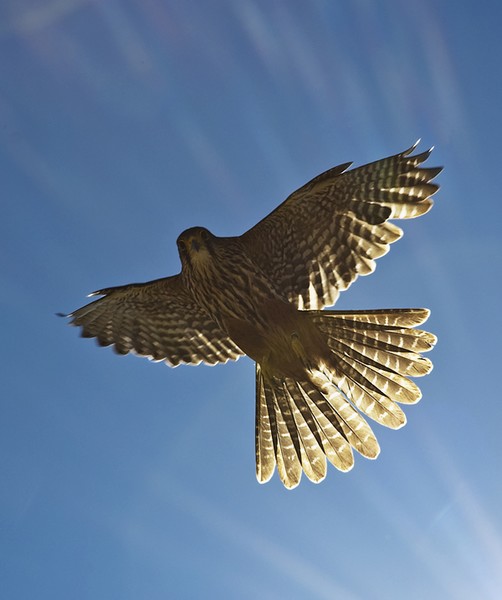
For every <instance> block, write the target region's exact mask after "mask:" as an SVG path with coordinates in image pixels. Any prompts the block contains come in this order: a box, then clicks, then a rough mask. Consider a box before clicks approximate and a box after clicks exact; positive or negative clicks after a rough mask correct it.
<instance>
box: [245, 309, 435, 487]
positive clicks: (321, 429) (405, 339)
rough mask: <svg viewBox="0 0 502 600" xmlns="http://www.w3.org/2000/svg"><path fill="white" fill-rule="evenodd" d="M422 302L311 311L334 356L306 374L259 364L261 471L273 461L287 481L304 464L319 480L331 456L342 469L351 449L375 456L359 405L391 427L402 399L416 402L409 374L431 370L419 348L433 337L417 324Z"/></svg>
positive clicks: (400, 420)
mask: <svg viewBox="0 0 502 600" xmlns="http://www.w3.org/2000/svg"><path fill="white" fill-rule="evenodd" d="M428 315H429V311H427V310H425V309H398V310H378V311H377V310H375V311H354V312H344V311H312V313H311V314H310V318H311V319H312V322H313V323H314V324H315V325H316V326H317V327H318V329H319V330H320V331H321V332H322V333H324V334H325V339H326V341H327V344H328V347H329V349H330V351H331V354H330V356H329V358H326V359H325V360H323V362H321V363H320V364H318V365H316V366H314V367H311V368H309V369H306V370H305V373H304V377H302V378H301V380H295V379H292V378H291V377H287V376H282V375H280V374H278V373H271V372H270V371H269V369H268V368H267V369H265V371H264V370H262V367H261V366H260V365H258V364H257V367H256V378H257V407H256V418H257V423H256V474H257V478H258V480H259V481H260V482H262V483H264V482H265V481H268V480H269V479H270V478H271V477H272V474H273V471H274V468H275V466H277V470H278V472H279V476H280V478H281V480H282V482H283V483H284V485H285V486H286V487H287V488H293V487H295V486H296V485H298V483H299V482H300V478H301V475H302V471H303V472H305V474H306V476H307V477H308V478H309V479H310V480H311V481H314V482H319V481H321V480H322V479H324V477H325V476H326V460H325V458H328V460H329V461H330V462H331V463H332V464H333V466H335V467H336V468H337V469H339V470H341V471H348V470H350V469H351V468H352V466H353V464H354V457H353V449H355V450H357V451H358V452H359V453H360V454H362V455H363V456H365V457H368V458H376V456H377V455H378V453H379V451H380V449H379V446H378V441H377V439H376V437H375V435H374V433H373V431H372V430H371V428H370V426H369V425H368V423H367V422H366V420H365V418H364V417H363V416H362V414H361V413H364V414H365V415H367V416H368V417H371V418H372V419H373V420H375V421H377V422H378V423H380V424H382V425H385V426H387V427H391V428H394V429H396V428H399V427H402V426H403V425H404V424H405V423H406V416H405V414H404V413H403V411H402V410H401V408H400V407H399V405H398V403H402V404H413V403H415V402H418V400H419V399H420V397H421V392H420V389H419V388H418V386H417V385H416V384H415V383H414V382H413V381H411V380H410V379H409V377H410V376H413V377H417V376H422V375H425V374H426V373H428V372H429V371H430V370H431V368H432V363H431V362H430V361H429V360H427V359H425V358H424V357H422V356H421V354H420V353H421V352H427V351H428V350H430V349H431V348H432V347H433V345H434V343H435V342H436V338H435V336H434V335H432V334H431V333H428V332H426V331H422V330H419V329H412V328H413V327H416V326H418V325H420V324H422V323H423V322H424V321H425V320H426V319H427V317H428Z"/></svg>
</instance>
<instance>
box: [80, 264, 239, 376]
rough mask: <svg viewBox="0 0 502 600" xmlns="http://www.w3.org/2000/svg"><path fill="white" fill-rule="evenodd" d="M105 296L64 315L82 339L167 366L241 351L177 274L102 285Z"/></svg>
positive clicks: (217, 358)
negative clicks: (94, 339)
mask: <svg viewBox="0 0 502 600" xmlns="http://www.w3.org/2000/svg"><path fill="white" fill-rule="evenodd" d="M98 295H100V296H104V297H103V298H100V299H99V300H95V301H94V302H91V303H90V304H87V305H86V306H83V307H82V308H79V309H78V310H76V311H75V312H73V313H71V314H69V315H68V317H71V319H72V320H71V322H70V323H71V324H72V325H76V326H81V327H82V336H83V337H95V338H97V339H98V342H99V344H100V345H102V346H110V345H114V347H115V350H116V351H117V352H118V353H119V354H127V353H129V352H134V353H136V354H140V355H142V356H147V357H149V358H151V359H153V360H158V361H160V360H163V361H165V362H167V363H168V364H169V365H171V366H173V367H174V366H177V365H179V364H180V363H187V364H199V363H201V362H205V363H208V364H210V365H214V364H216V363H219V362H226V361H228V360H236V359H237V358H238V357H239V356H242V354H243V353H242V352H241V350H240V349H239V347H238V346H236V345H235V344H234V343H233V342H232V340H231V339H230V338H229V337H228V335H227V334H226V333H225V332H224V331H222V330H221V329H220V327H219V326H218V325H217V324H216V323H215V322H214V321H213V320H212V319H211V317H210V316H209V315H208V314H207V313H206V312H205V311H204V310H203V309H202V308H201V307H200V306H197V304H195V303H194V301H193V299H192V298H191V296H190V295H189V293H188V292H187V291H186V289H185V286H184V285H183V280H182V278H181V276H180V275H175V276H173V277H166V278H163V279H157V280H155V281H149V282H147V283H135V284H131V285H124V286H119V287H112V288H106V289H103V290H99V291H97V292H94V293H93V294H91V296H98Z"/></svg>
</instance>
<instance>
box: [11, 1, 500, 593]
mask: <svg viewBox="0 0 502 600" xmlns="http://www.w3.org/2000/svg"><path fill="white" fill-rule="evenodd" d="M501 13H502V9H501V8H500V3H498V2H495V1H488V2H485V3H484V5H483V9H482V10H481V8H480V6H479V3H478V2H474V1H470V0H467V1H464V2H461V3H459V2H453V1H446V2H441V3H434V2H432V1H431V0H425V1H423V2H420V3H417V2H406V1H399V0H384V1H378V2H371V1H369V0H368V1H363V0H357V1H352V2H330V1H320V0H319V1H314V0H312V1H310V2H302V1H300V0H288V1H287V2H286V1H278V0H277V1H275V0H273V1H265V0H263V1H260V0H238V1H237V0H236V1H234V2H232V1H230V0H226V1H223V0H221V1H216V0H215V1H212V2H195V1H194V0H184V1H183V2H175V1H174V0H142V2H133V1H132V0H120V1H119V0H115V1H107V0H103V1H101V2H99V1H97V0H96V1H92V0H89V1H86V0H45V1H44V2H38V1H35V0H17V1H14V0H11V1H8V2H4V3H3V4H2V7H1V8H0V202H1V207H2V218H1V219H0V229H1V239H2V248H3V251H2V252H1V253H0V266H1V269H0V298H1V302H2V340H3V343H2V361H1V363H2V367H3V368H2V373H3V376H2V393H1V399H0V407H1V421H0V476H1V481H2V486H1V488H0V527H1V529H0V589H1V590H2V597H4V598H16V599H30V600H31V599H32V598H39V599H41V598H50V599H51V600H55V599H59V598H61V599H63V598H64V599H66V598H73V599H93V600H96V599H101V598H103V599H107V600H109V599H113V598H120V599H126V600H127V599H129V598H130V599H137V598H148V599H152V600H155V599H161V598H162V599H164V598H177V599H178V598H180V599H182V598H240V599H246V598H249V599H253V598H271V599H272V598H289V599H291V600H295V599H303V598H308V599H317V598H319V599H325V598H326V599H333V598H335V599H343V600H344V599H350V600H355V599H367V598H372V599H377V600H379V599H382V600H387V599H394V598H395V599H401V598H405V597H406V598H408V599H421V598H429V599H435V598H441V599H444V598H455V599H463V598H465V599H468V598H469V599H470V598H474V597H476V598H483V599H492V598H493V599H495V598H500V597H501V594H502V575H501V573H500V564H502V519H501V516H500V505H501V502H502V478H501V460H502V438H501V435H500V423H501V421H502V401H501V400H502V399H501V397H500V385H499V382H498V375H499V372H500V365H499V362H500V346H499V340H500V335H501V333H502V332H501V319H500V295H501V278H500V262H501V255H502V243H501V239H500V226H501V222H502V220H501V217H502V210H501V208H500V207H501V200H500V184H499V182H498V177H499V171H500V136H501V120H502V116H501V115H502V112H501V110H500V107H501V106H502V80H501V77H500V58H501V50H502V44H501V38H500V22H501V18H502V14H501ZM417 138H422V139H423V142H422V147H423V148H425V147H428V146H430V145H435V150H434V153H433V157H432V159H431V161H430V164H431V166H434V165H444V167H445V170H444V172H443V173H442V174H441V176H440V178H439V181H440V183H441V185H442V188H441V191H440V193H439V194H438V195H437V196H436V200H437V201H436V206H435V208H434V209H433V211H432V212H430V213H429V214H428V215H427V216H425V217H423V218H421V219H418V220H415V221H409V222H407V223H404V230H405V236H404V239H402V240H401V241H399V242H398V243H397V244H395V245H394V246H393V247H392V250H391V252H390V253H389V254H388V255H387V256H386V257H384V258H383V259H380V261H379V263H378V267H377V270H376V272H375V273H374V274H373V275H372V276H371V277H367V278H363V279H360V280H358V281H357V282H356V283H355V284H354V285H353V286H352V288H351V289H350V290H349V291H348V292H346V293H345V294H342V297H341V298H340V300H339V302H338V304H337V306H338V307H340V308H345V309H348V308H355V309H359V308H382V307H408V306H427V307H429V308H430V309H431V310H432V316H431V318H430V320H429V321H428V324H427V325H428V327H427V328H428V329H429V330H431V331H433V332H435V333H436V334H437V335H438V337H439V343H438V345H437V348H436V349H435V350H434V352H433V353H432V354H431V355H430V357H431V358H432V359H433V361H434V364H435V369H434V371H433V373H432V374H431V375H430V376H429V377H427V378H425V379H423V380H421V381H420V385H421V388H422V390H423V393H424V397H423V399H422V401H421V402H420V403H419V404H418V405H417V406H411V407H408V408H407V409H406V412H407V415H408V425H407V426H406V427H405V428H404V429H402V430H399V431H397V432H395V431H390V430H389V431H387V430H384V429H383V428H381V427H379V426H378V425H375V430H376V432H377V435H378V437H379V440H380V444H381V447H382V452H381V455H380V457H379V458H378V460H377V461H368V460H365V459H363V458H361V457H357V459H356V466H355V468H354V469H353V470H352V471H351V472H350V473H348V474H342V473H339V472H336V471H335V470H334V469H333V468H331V469H330V471H329V473H328V477H327V479H326V480H325V481H324V482H323V483H322V484H321V485H318V486H316V485H313V484H311V483H310V482H308V481H307V480H306V479H304V481H302V484H301V485H300V487H299V488H297V489H295V490H294V491H292V492H288V491H286V490H285V489H284V488H283V487H282V484H281V483H280V482H279V480H278V478H277V476H274V478H273V480H272V481H271V482H270V483H269V484H267V485H265V486H260V485H259V484H258V483H257V482H256V479H255V475H254V367H253V365H252V363H251V361H249V360H248V359H243V360H240V361H238V362H237V363H235V364H229V365H226V366H217V367H212V368H211V367H203V366H201V367H197V368H193V367H180V368H177V369H169V368H167V367H164V366H162V365H158V364H152V363H149V362H148V361H146V360H144V359H138V358H136V357H129V356H128V357H118V356H117V355H115V354H114V353H113V352H112V351H110V350H109V349H100V348H98V347H96V345H95V344H94V342H93V341H89V340H82V339H80V338H79V337H78V333H77V331H76V330H75V329H72V328H69V327H66V326H65V323H64V322H63V321H62V320H58V319H57V318H56V317H55V316H54V313H55V312H57V311H69V310H72V309H74V308H77V307H78V306H80V305H81V304H83V303H84V302H85V295H86V294H87V293H89V292H91V291H93V290H95V289H99V288H101V287H105V286H111V285H118V284H122V283H129V282H135V281H145V280H148V279H153V278H156V277H161V276H164V275H169V274H173V273H175V272H177V271H178V270H179V259H178V256H177V251H176V245H175V240H176V237H177V235H178V234H179V233H180V232H181V231H182V230H183V229H185V228H187V227H189V226H192V225H205V226H206V227H208V228H209V229H211V230H212V231H213V232H214V233H216V234H219V235H233V234H239V233H241V232H243V231H245V230H246V229H248V228H249V227H250V226H251V225H252V224H253V223H255V222H256V221H258V220H259V219H261V218H262V217H263V216H264V215H266V214H267V213H268V212H269V211H270V210H272V209H273V208H274V207H275V206H276V205H277V204H278V203H279V202H280V201H282V200H283V199H284V198H285V197H286V196H287V195H288V194H289V193H290V192H291V191H293V190H294V189H296V188H298V187H299V186H300V185H302V184H303V183H304V182H306V181H307V180H308V179H309V178H311V177H313V176H314V175H316V174H317V173H319V172H321V171H323V170H324V169H327V168H329V167H330V166H333V165H335V164H338V163H341V162H346V161H349V160H353V161H355V162H356V163H357V164H363V163H365V162H369V161H371V160H375V159H377V158H381V157H383V156H386V155H389V154H392V153H394V152H398V151H400V150H403V149H404V148H406V147H408V146H410V145H411V144H412V143H413V142H414V141H415V140H416V139H417Z"/></svg>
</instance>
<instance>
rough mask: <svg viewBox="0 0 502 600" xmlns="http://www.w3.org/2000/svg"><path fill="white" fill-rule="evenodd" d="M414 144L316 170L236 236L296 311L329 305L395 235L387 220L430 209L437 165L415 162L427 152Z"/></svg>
mask: <svg viewBox="0 0 502 600" xmlns="http://www.w3.org/2000/svg"><path fill="white" fill-rule="evenodd" d="M417 143H418V142H417ZM416 145H417V144H415V145H414V146H413V147H412V148H410V149H408V150H405V151H404V152H401V153H400V154H396V155H395V156H390V157H388V158H384V159H382V160H379V161H376V162H373V163H370V164H367V165H364V166H363V167H359V168H356V169H352V170H350V171H346V169H347V168H348V167H350V164H351V163H346V164H343V165H339V166H338V167H334V168H333V169H330V170H329V171H326V172H325V173H322V174H321V175H318V176H317V177H315V178H314V179H312V181H310V182H309V183H307V184H306V185H304V186H303V187H301V188H300V189H299V190H297V191H296V192H294V193H293V194H291V195H290V196H289V197H288V198H287V199H286V200H285V201H284V202H283V203H282V204H281V205H280V206H279V207H277V208H276V209H275V210H274V211H273V212H272V213H270V214H269V215H268V216H267V217H265V218H264V219H263V220H262V221H260V222H259V223H258V224H257V225H255V226H254V227H253V228H251V229H250V230H249V231H247V232H246V233H244V234H243V235H242V236H241V242H242V243H243V244H244V247H245V249H246V253H247V254H248V255H249V257H250V258H251V259H252V260H254V262H255V263H257V264H258V265H259V266H260V268H261V269H262V270H263V271H264V272H265V274H266V275H267V276H268V277H270V279H271V280H273V281H274V282H275V283H276V286H277V289H278V290H280V291H281V292H282V293H284V294H285V295H286V296H287V297H288V299H289V300H290V301H291V302H293V303H295V304H296V305H297V306H298V307H299V308H300V309H319V308H322V307H323V306H331V305H332V304H334V303H335V301H336V299H337V298H338V295H339V292H340V291H342V290H345V289H347V288H348V287H349V286H350V284H351V283H352V282H353V281H354V280H355V279H356V278H357V276H358V275H368V274H369V273H372V272H373V271H374V269H375V266H376V265H375V259H376V258H379V257H380V256H383V255H384V254H386V253H387V252H388V250H389V245H390V244H391V243H392V242H395V241H396V240H397V239H399V238H400V237H401V236H402V233H403V232H402V231H401V229H399V227H397V226H396V225H393V224H392V223H388V222H387V220H388V219H410V218H413V217H418V216H420V215H423V214H425V213H426V212H427V211H428V210H430V208H431V207H432V200H431V196H432V195H433V194H434V193H435V192H436V191H437V190H438V188H439V186H438V185H436V184H434V183H431V181H432V180H433V179H434V177H436V175H437V174H438V173H439V172H440V171H441V168H440V167H438V168H422V167H421V166H420V165H421V164H422V163H423V162H424V161H425V160H426V159H427V158H428V157H429V155H430V153H431V151H432V150H428V151H426V152H423V153H421V154H416V155H414V156H413V155H412V152H413V150H414V149H415V148H416Z"/></svg>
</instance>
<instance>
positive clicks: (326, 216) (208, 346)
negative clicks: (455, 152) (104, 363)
mask: <svg viewBox="0 0 502 600" xmlns="http://www.w3.org/2000/svg"><path fill="white" fill-rule="evenodd" d="M414 149H415V146H414V147H412V148H410V149H409V150H406V151H405V152H401V153H400V154H397V155H395V156H391V157H389V158H386V159H383V160H379V161H376V162H374V163H370V164H368V165H365V166H363V167H359V168H356V169H352V170H349V171H347V168H348V167H349V166H350V164H349V163H347V164H344V165H340V166H338V167H335V168H333V169H330V170H329V171H326V172H325V173H323V174H321V175H319V176H317V177H316V178H314V179H313V180H312V181H310V182H309V183H307V184H306V185H304V186H303V187H302V188H300V189H299V190H297V191H296V192H294V193H293V194H291V196H289V197H288V198H287V199H286V200H285V202H283V203H282V204H281V205H280V206H279V207H278V208H276V209H275V210H274V211H273V212H272V213H271V214H270V215H268V216H267V217H266V218H265V219H263V220H262V221H260V222H259V223H258V224H257V225H255V226H254V227H253V228H252V229H250V230H249V231H247V232H246V233H244V234H243V235H241V236H239V237H232V238H221V237H217V236H214V235H213V234H212V233H210V232H209V231H208V230H207V229H204V228H202V227H195V228H192V229H188V230H187V231H185V232H183V233H182V234H181V235H180V236H179V238H178V242H177V244H178V250H179V253H180V258H181V262H182V269H181V273H179V274H178V275H175V276H173V277H167V278H164V279H158V280H156V281H152V282H148V283H144V284H132V285H126V286H120V287H114V288H107V289H103V290H100V291H98V292H95V293H94V295H101V296H103V297H102V298H100V299H99V300H96V301H94V302H92V303H90V304H88V305H87V306H84V307H83V308H80V309H78V310H76V311H75V312H73V313H71V315H69V316H70V317H71V318H72V320H71V323H72V324H73V325H77V326H81V327H82V335H83V336H85V337H96V338H97V339H98V341H99V343H100V344H101V345H114V347H115V349H116V350H117V351H118V352H119V353H121V354H125V353H127V352H135V353H137V354H141V355H144V356H148V357H149V358H151V359H153V360H163V361H165V362H167V363H168V364H170V365H172V366H176V365H178V364H180V363H188V364H198V363H200V362H206V363H209V364H215V363H218V362H226V361H227V360H230V359H232V360H234V359H237V358H238V357H239V356H241V355H243V354H247V355H248V356H250V357H251V358H252V359H253V360H254V361H256V473H257V477H258V480H259V481H260V482H265V481H268V480H269V479H270V477H271V476H272V474H273V471H274V468H275V467H276V466H277V469H278V472H279V476H280V478H281V480H282V481H283V483H284V485H285V486H286V487H288V488H292V487H295V486H296V485H297V484H298V483H299V481H300V478H301V474H302V472H305V474H306V475H307V477H308V478H309V479H311V480H312V481H315V482H318V481H321V480H322V479H323V478H324V477H325V475H326V457H327V458H328V460H329V461H330V462H331V463H332V464H333V465H334V466H335V467H336V468H337V469H340V470H342V471H347V470H349V469H350V468H351V467H352V466H353V462H354V459H353V449H355V450H357V451H358V452H359V453H360V454H362V455H363V456H366V457H368V458H375V457H376V456H377V455H378V453H379V446H378V442H377V440H376V437H375V435H374V434H373V432H372V430H371V428H370V427H369V425H368V423H367V421H366V419H365V417H364V416H363V415H366V416H367V417H370V418H371V419H373V420H375V421H377V422H378V423H380V424H382V425H385V426H387V427H390V428H393V429H397V428H399V427H402V426H403V425H404V424H405V422H406V417H405V415H404V413H403V411H402V410H401V408H400V406H399V404H412V403H415V402H417V401H418V400H419V399H420V396H421V394H420V390H419V389H418V387H417V386H416V385H415V383H413V382H412V381H411V380H410V379H409V378H410V377H419V376H422V375H425V374H426V373H428V372H429V371H430V369H431V368H432V364H431V362H430V361H429V360H427V359H426V358H423V357H422V356H421V353H423V352H427V351H428V350H430V349H431V348H432V347H433V345H434V343H435V337H434V336H433V335H432V334H430V333H427V332H425V331H422V330H420V329H415V327H417V326H419V325H420V324H421V323H423V322H424V321H425V320H426V319H427V317H428V314H429V312H428V311H427V310H426V309H389V310H370V311H353V312H345V311H331V310H330V311H323V310H320V309H322V308H323V307H325V306H330V305H332V304H334V303H335V301H336V299H337V297H338V295H339V292H340V291H342V290H345V289H347V288H348V287H349V285H350V284H351V283H352V282H353V281H354V280H355V279H356V278H357V276H358V275H367V274H369V273H371V272H372V271H373V270H374V268H375V259H376V258H378V257H380V256H382V255H383V254H385V253H386V252H387V251H388V250H389V245H390V244H391V243H393V242H394V241H396V240H397V239H398V238H399V237H401V235H402V231H401V230H400V229H399V228H398V227H396V226H395V225H393V224H392V223H389V222H388V219H408V218H413V217H417V216H420V215H422V214H424V213H426V212H427V211H428V210H429V209H430V208H431V207H432V200H431V196H432V195H433V194H434V193H435V192H436V191H437V189H438V186H437V185H436V184H434V183H431V181H432V180H433V179H434V178H435V177H436V175H437V174H438V173H439V172H440V170H441V169H440V168H423V167H421V164H422V163H423V162H424V161H425V160H426V159H427V158H428V156H429V154H430V151H427V152H423V153H421V154H415V155H413V154H412V152H413V150H414Z"/></svg>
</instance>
